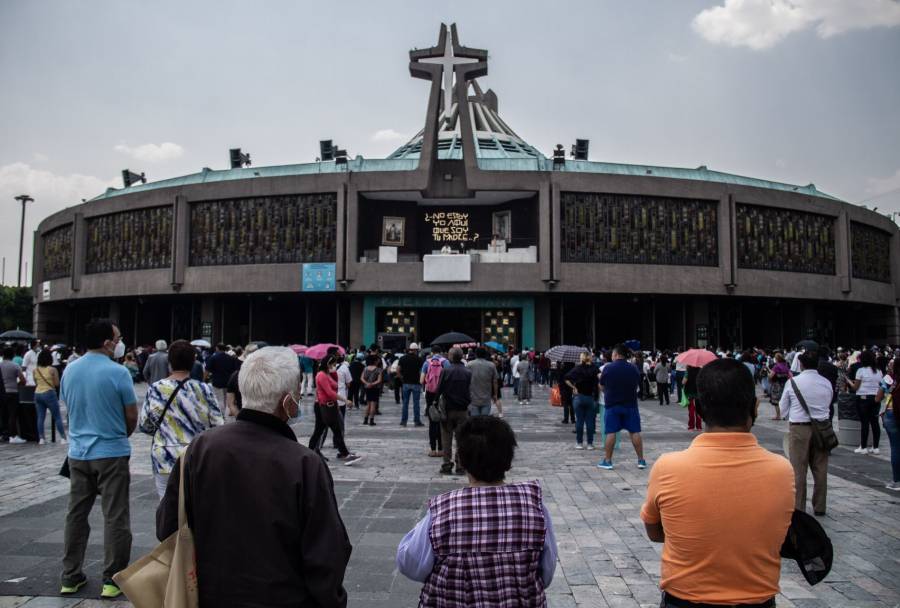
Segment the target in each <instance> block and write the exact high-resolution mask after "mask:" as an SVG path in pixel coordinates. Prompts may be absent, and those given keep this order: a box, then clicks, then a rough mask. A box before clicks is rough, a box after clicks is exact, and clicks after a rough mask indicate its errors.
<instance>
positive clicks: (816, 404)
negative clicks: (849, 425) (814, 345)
mask: <svg viewBox="0 0 900 608" xmlns="http://www.w3.org/2000/svg"><path fill="white" fill-rule="evenodd" d="M794 382H796V383H797V388H798V389H799V390H800V393H801V394H802V395H803V399H804V400H805V401H806V406H807V407H808V408H809V412H810V413H811V414H812V417H813V418H815V419H816V420H828V416H829V415H830V413H831V412H830V410H829V406H830V405H831V397H832V391H831V383H830V382H829V381H828V379H827V378H824V377H822V376H820V375H819V372H817V371H816V370H814V369H808V370H805V371H803V372H801V373H800V374H799V375H797V376H794ZM778 407H779V408H780V409H781V415H782V416H783V417H785V418H787V419H788V420H789V421H791V422H809V416H807V415H806V412H805V411H804V409H803V406H802V405H800V400H799V399H797V395H796V394H794V387H793V386H792V385H791V383H790V382H787V383H786V384H785V385H784V392H783V393H782V394H781V401H779V402H778Z"/></svg>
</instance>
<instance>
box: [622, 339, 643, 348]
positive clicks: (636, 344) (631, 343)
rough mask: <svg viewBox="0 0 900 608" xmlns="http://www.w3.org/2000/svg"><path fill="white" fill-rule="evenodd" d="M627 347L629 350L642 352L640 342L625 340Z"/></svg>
mask: <svg viewBox="0 0 900 608" xmlns="http://www.w3.org/2000/svg"><path fill="white" fill-rule="evenodd" d="M625 347H626V348H628V349H629V350H641V341H640V340H625Z"/></svg>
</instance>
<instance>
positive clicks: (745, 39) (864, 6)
mask: <svg viewBox="0 0 900 608" xmlns="http://www.w3.org/2000/svg"><path fill="white" fill-rule="evenodd" d="M898 25H900V2H897V0H725V3H724V4H723V5H721V6H714V7H712V8H708V9H705V10H703V11H701V12H700V13H699V14H698V15H697V16H696V17H694V20H693V22H692V26H693V28H694V31H696V32H697V33H698V34H700V35H701V36H702V37H703V38H705V39H706V40H707V41H709V42H712V43H713V44H725V45H727V46H734V47H737V46H746V47H749V48H751V49H754V50H763V49H768V48H771V47H773V46H775V45H776V44H778V43H779V42H781V41H782V40H783V39H784V38H785V37H787V36H789V35H790V34H792V33H794V32H800V31H803V30H806V29H809V28H815V31H816V34H817V35H818V36H819V37H820V38H829V37H830V36H835V35H837V34H842V33H844V32H848V31H850V30H856V29H868V28H873V27H896V26H898Z"/></svg>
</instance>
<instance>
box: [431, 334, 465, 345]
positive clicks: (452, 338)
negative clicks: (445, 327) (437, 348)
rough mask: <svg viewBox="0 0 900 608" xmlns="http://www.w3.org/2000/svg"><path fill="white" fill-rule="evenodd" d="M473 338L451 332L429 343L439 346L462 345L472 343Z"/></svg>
mask: <svg viewBox="0 0 900 608" xmlns="http://www.w3.org/2000/svg"><path fill="white" fill-rule="evenodd" d="M474 341H475V338H473V337H472V336H467V335H466V334H461V333H459V332H458V331H451V332H450V333H448V334H443V335H440V336H438V337H437V338H435V339H434V340H432V341H431V345H432V346H434V345H435V344H440V345H441V346H443V345H445V344H462V343H465V342H474Z"/></svg>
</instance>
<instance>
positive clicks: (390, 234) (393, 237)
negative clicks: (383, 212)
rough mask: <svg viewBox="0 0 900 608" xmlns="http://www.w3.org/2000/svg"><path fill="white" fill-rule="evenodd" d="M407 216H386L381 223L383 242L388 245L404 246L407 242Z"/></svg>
mask: <svg viewBox="0 0 900 608" xmlns="http://www.w3.org/2000/svg"><path fill="white" fill-rule="evenodd" d="M405 228H406V218H402V217H385V218H384V219H383V220H382V224H381V244H382V245H385V246H388V247H403V245H404V243H405V242H406V238H405V235H406V230H405Z"/></svg>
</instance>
